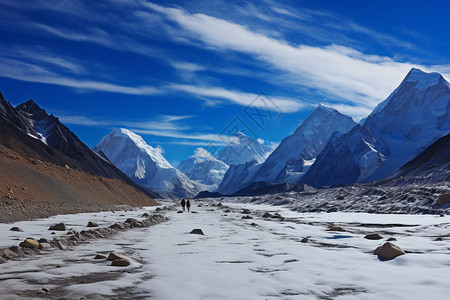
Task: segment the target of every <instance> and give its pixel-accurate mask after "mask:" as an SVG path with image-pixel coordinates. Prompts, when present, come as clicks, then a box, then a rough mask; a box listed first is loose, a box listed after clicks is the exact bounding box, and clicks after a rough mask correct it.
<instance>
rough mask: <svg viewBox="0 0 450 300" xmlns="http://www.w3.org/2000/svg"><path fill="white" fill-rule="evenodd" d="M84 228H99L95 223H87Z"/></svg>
mask: <svg viewBox="0 0 450 300" xmlns="http://www.w3.org/2000/svg"><path fill="white" fill-rule="evenodd" d="M86 227H99V226H98V224H97V223H95V222H93V221H89V222H88V224H87V226H86Z"/></svg>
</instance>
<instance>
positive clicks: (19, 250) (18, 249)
mask: <svg viewBox="0 0 450 300" xmlns="http://www.w3.org/2000/svg"><path fill="white" fill-rule="evenodd" d="M9 250H11V251H12V252H14V253H16V254H17V255H18V256H23V249H22V247H19V246H11V247H9Z"/></svg>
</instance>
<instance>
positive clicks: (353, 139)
mask: <svg viewBox="0 0 450 300" xmlns="http://www.w3.org/2000/svg"><path fill="white" fill-rule="evenodd" d="M448 133H450V86H449V84H448V82H447V81H445V79H444V78H443V77H442V76H441V75H440V74H438V73H425V72H423V71H421V70H418V69H412V70H411V71H410V72H409V73H408V74H407V76H406V77H405V79H404V80H403V81H402V83H401V84H400V85H399V86H398V87H397V89H396V90H395V91H394V92H393V93H392V94H391V95H390V96H389V97H388V98H387V99H386V100H385V101H383V102H381V103H380V104H379V105H378V106H377V107H376V108H375V109H374V111H373V112H372V113H371V114H370V116H369V117H368V118H367V120H366V121H365V122H364V124H363V125H362V126H358V127H355V128H354V130H352V131H350V132H349V133H348V134H345V135H342V136H339V137H336V138H333V139H331V141H330V143H329V144H328V145H327V146H326V148H325V149H324V150H323V151H322V153H321V154H320V155H319V157H318V158H317V160H316V162H315V163H314V165H313V166H312V167H311V169H310V170H309V171H308V173H307V174H306V175H305V177H304V178H303V180H304V181H305V183H308V184H310V185H313V186H329V185H337V184H343V183H353V182H368V181H372V180H378V179H382V178H385V177H386V176H388V175H390V174H392V173H393V172H394V171H395V170H396V169H397V168H399V167H401V166H402V165H403V164H404V163H406V162H407V161H408V160H410V159H412V158H413V157H415V156H416V155H418V154H419V153H420V152H421V151H422V150H424V149H425V148H426V147H427V146H428V145H430V143H432V142H433V141H435V140H436V139H438V138H440V137H442V136H444V135H446V134H448Z"/></svg>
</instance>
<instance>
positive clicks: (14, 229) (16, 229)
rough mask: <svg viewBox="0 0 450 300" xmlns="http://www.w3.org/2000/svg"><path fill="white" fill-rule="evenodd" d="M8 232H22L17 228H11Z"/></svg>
mask: <svg viewBox="0 0 450 300" xmlns="http://www.w3.org/2000/svg"><path fill="white" fill-rule="evenodd" d="M10 230H11V231H17V232H23V230H22V229H21V228H19V227H12V228H11V229H10Z"/></svg>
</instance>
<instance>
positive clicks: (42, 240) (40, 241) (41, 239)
mask: <svg viewBox="0 0 450 300" xmlns="http://www.w3.org/2000/svg"><path fill="white" fill-rule="evenodd" d="M38 242H39V243H50V242H49V241H48V240H47V239H44V238H40V239H39V241H38Z"/></svg>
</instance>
